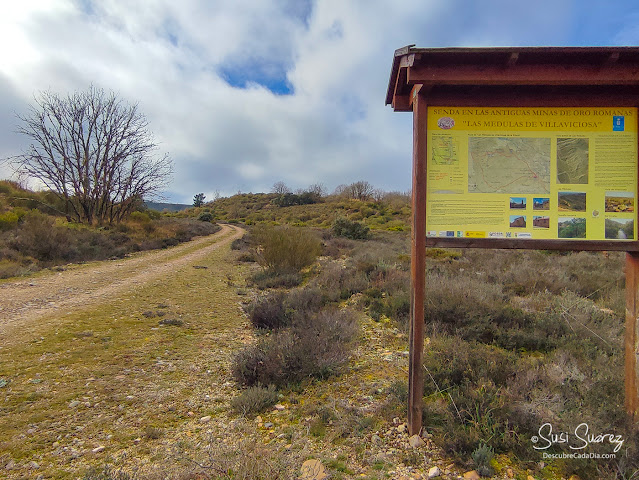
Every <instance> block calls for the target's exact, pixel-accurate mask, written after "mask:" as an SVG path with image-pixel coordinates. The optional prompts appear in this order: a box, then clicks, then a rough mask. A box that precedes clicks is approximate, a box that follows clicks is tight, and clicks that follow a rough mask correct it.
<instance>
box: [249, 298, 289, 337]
mask: <svg viewBox="0 0 639 480" xmlns="http://www.w3.org/2000/svg"><path fill="white" fill-rule="evenodd" d="M248 313H249V318H250V319H251V323H252V324H253V326H254V327H255V328H262V329H277V328H281V327H285V326H287V325H289V323H290V315H289V314H288V313H287V312H286V309H285V308H284V294H282V293H271V294H269V295H267V296H264V297H260V298H257V299H255V300H253V301H252V302H251V303H250V304H249V306H248Z"/></svg>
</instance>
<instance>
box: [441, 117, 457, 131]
mask: <svg viewBox="0 0 639 480" xmlns="http://www.w3.org/2000/svg"><path fill="white" fill-rule="evenodd" d="M437 126H438V127H439V128H441V129H442V130H450V129H451V128H453V127H454V126H455V120H453V119H452V118H450V117H442V118H440V119H439V120H437Z"/></svg>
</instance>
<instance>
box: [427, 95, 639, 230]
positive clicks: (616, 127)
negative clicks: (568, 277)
mask: <svg viewBox="0 0 639 480" xmlns="http://www.w3.org/2000/svg"><path fill="white" fill-rule="evenodd" d="M427 117H428V119H427V123H428V128H427V131H428V137H427V145H428V147H427V152H428V159H427V185H428V188H427V193H426V209H427V212H426V230H427V236H428V237H439V238H442V237H443V238H486V239H489V238H492V239H498V238H504V239H518V240H528V239H537V240H585V241H589V240H593V241H594V240H596V241H602V240H603V241H615V242H631V241H636V240H637V239H638V236H637V108H615V107H608V108H602V107H598V108H549V107H539V108H530V107H526V108H524V107H501V108H485V107H428V113H427Z"/></svg>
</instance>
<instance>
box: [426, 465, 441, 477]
mask: <svg viewBox="0 0 639 480" xmlns="http://www.w3.org/2000/svg"><path fill="white" fill-rule="evenodd" d="M441 474H442V472H441V470H439V467H430V470H428V478H436V477H439V476H440V475H441Z"/></svg>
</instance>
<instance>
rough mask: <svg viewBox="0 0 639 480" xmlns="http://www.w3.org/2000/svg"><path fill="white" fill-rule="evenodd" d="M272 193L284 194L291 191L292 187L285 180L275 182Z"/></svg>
mask: <svg viewBox="0 0 639 480" xmlns="http://www.w3.org/2000/svg"><path fill="white" fill-rule="evenodd" d="M271 193H277V194H278V195H283V194H285V193H291V189H290V188H288V187H287V186H286V184H285V183H284V182H281V181H280V182H275V183H274V184H273V188H271Z"/></svg>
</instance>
